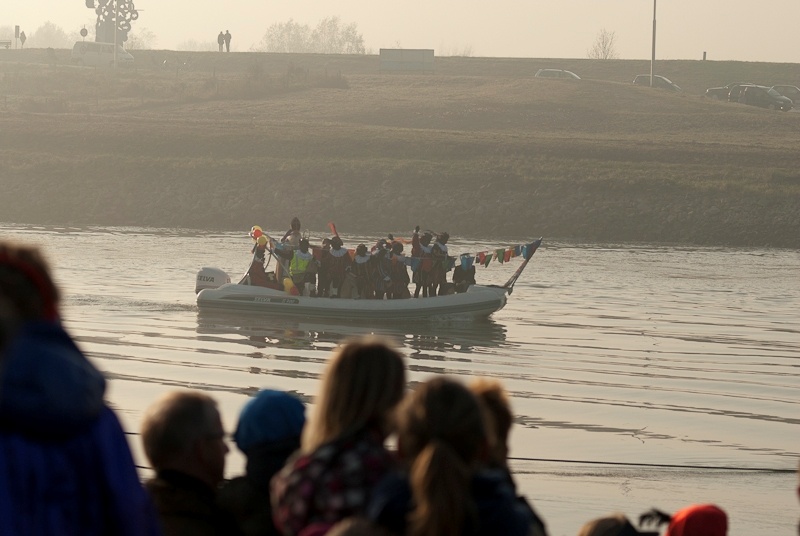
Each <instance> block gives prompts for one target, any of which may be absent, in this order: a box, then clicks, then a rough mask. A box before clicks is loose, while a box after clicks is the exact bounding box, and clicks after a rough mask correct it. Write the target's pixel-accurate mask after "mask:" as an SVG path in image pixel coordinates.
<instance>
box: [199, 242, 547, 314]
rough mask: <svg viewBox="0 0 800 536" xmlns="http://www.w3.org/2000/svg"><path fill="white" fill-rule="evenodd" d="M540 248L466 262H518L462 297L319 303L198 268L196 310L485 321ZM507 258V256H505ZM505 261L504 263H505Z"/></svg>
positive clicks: (319, 300)
mask: <svg viewBox="0 0 800 536" xmlns="http://www.w3.org/2000/svg"><path fill="white" fill-rule="evenodd" d="M540 244H541V238H540V239H537V240H534V241H533V242H531V243H529V244H524V245H522V246H516V247H515V248H512V251H510V252H508V250H505V249H503V250H497V252H482V253H480V254H477V255H475V256H471V257H474V258H472V259H470V260H471V261H472V262H478V261H480V263H481V264H485V265H488V261H487V260H486V259H487V258H489V259H491V258H490V257H487V256H486V255H493V256H497V255H501V251H504V252H505V255H506V256H507V257H508V256H512V257H513V256H514V255H513V253H514V252H518V255H519V256H521V257H523V261H522V264H520V266H519V267H518V268H517V270H516V272H515V273H514V275H512V276H511V278H510V279H509V280H508V281H507V282H506V284H504V285H502V286H501V285H478V284H472V285H469V286H468V287H467V288H466V290H465V291H464V292H454V293H451V294H445V295H441V296H433V297H427V298H413V297H412V298H404V299H359V298H339V299H331V298H327V297H326V298H321V297H311V296H301V295H296V294H293V293H291V292H289V291H288V290H283V289H279V288H269V287H265V286H258V285H253V284H250V278H249V277H248V275H247V274H245V276H244V277H243V278H242V279H241V280H240V281H239V282H238V283H231V279H230V276H229V275H228V274H227V273H225V272H224V271H223V270H221V269H219V268H213V267H204V268H202V269H201V270H200V271H199V272H198V273H197V280H196V285H195V292H196V294H197V306H198V307H199V308H200V310H201V311H202V310H234V311H250V312H255V313H264V314H269V315H276V316H284V315H285V316H292V317H305V318H317V319H333V320H369V321H373V320H376V321H380V320H392V321H398V320H404V321H408V320H431V319H440V318H445V319H446V318H464V317H466V318H482V317H483V318H485V317H488V316H489V315H491V314H492V313H494V312H496V311H499V310H500V309H502V308H503V307H504V306H505V305H506V301H507V299H508V296H509V295H510V294H511V292H512V291H513V289H514V284H515V283H516V281H517V278H519V276H520V274H521V273H522V271H523V270H524V269H525V267H526V266H527V264H528V262H529V261H530V260H531V257H532V256H533V254H534V253H535V252H536V250H537V248H538V247H539V245H540ZM509 253H511V255H509ZM505 260H508V259H507V258H506V259H505Z"/></svg>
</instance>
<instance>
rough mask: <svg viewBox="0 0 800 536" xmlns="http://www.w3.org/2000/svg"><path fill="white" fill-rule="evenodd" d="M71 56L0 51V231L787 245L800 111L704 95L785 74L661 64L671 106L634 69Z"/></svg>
mask: <svg viewBox="0 0 800 536" xmlns="http://www.w3.org/2000/svg"><path fill="white" fill-rule="evenodd" d="M68 56H69V51H56V56H55V59H53V58H48V56H47V54H46V53H45V51H42V50H30V51H24V52H18V51H3V50H0V187H1V188H2V195H0V221H13V222H32V223H42V224H73V225H77V224H105V225H145V226H162V227H171V226H182V227H196V228H204V229H216V230H219V229H243V230H244V229H248V228H249V227H250V226H251V225H253V224H260V225H262V226H267V227H271V228H282V227H284V226H286V225H287V222H288V221H289V219H290V218H291V217H292V216H293V215H299V216H300V217H301V219H302V220H303V224H304V226H305V227H308V228H311V229H323V228H324V227H325V224H326V222H328V221H331V220H333V221H335V222H336V223H337V225H338V227H339V228H340V230H342V231H343V232H368V231H376V232H378V231H387V230H388V231H391V230H403V229H410V228H411V227H413V225H415V224H420V225H422V226H425V227H432V228H437V229H442V230H448V231H449V232H450V233H451V235H452V234H455V235H462V236H463V235H480V236H487V235H497V236H498V237H503V238H508V239H512V238H513V239H517V238H523V237H531V236H538V235H544V236H545V237H548V238H565V239H576V240H587V241H598V240H599V241H606V242H607V241H613V242H618V241H648V242H671V243H693V244H706V245H741V246H778V247H792V248H798V247H800V151H798V149H800V143H799V142H800V113H795V112H789V113H781V112H771V111H768V110H762V109H758V108H752V107H746V106H741V105H738V104H728V103H719V102H711V101H709V100H706V99H704V98H702V97H701V96H700V95H701V94H702V93H703V91H704V90H705V88H706V87H709V86H716V85H723V84H725V83H728V82H731V81H737V80H742V81H754V82H760V83H766V84H770V85H771V84H773V83H792V84H796V85H800V66H798V65H795V64H765V63H739V62H702V61H664V62H660V63H659V64H658V65H659V67H658V72H659V73H660V74H663V75H666V76H667V77H669V78H671V79H673V80H674V81H676V82H677V83H678V84H680V85H681V86H682V87H683V88H684V89H685V90H686V91H685V93H683V94H680V95H676V94H670V93H666V92H663V91H660V90H651V89H650V88H641V87H633V86H631V85H630V80H632V79H633V77H634V75H636V74H639V73H645V72H649V62H646V61H622V60H618V61H593V60H538V59H493V58H437V60H436V62H437V63H436V69H437V70H436V72H435V73H432V74H402V75H401V74H381V73H379V72H378V67H379V63H378V59H377V57H375V56H320V55H278V54H254V53H240V54H218V53H177V52H170V51H147V52H144V51H143V52H139V53H136V61H137V67H136V68H135V69H132V70H129V71H124V72H120V73H118V74H115V73H113V72H110V71H106V70H95V69H90V68H82V67H75V66H70V65H69V64H68ZM165 59H166V60H167V64H166V67H164V66H163V61H164V60H165ZM182 62H189V63H190V64H191V68H190V70H188V71H184V70H178V69H177V66H178V65H179V64H180V63H182ZM541 67H561V68H566V69H570V70H573V71H575V72H577V73H579V74H580V75H581V76H583V77H584V80H583V81H581V82H579V83H569V82H562V81H553V80H542V79H535V78H533V73H534V72H535V71H536V70H537V69H538V68H541Z"/></svg>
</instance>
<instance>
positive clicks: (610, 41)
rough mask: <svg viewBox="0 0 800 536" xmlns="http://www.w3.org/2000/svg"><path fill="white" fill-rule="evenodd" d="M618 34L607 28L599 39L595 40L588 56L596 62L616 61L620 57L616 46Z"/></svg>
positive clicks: (598, 36)
mask: <svg viewBox="0 0 800 536" xmlns="http://www.w3.org/2000/svg"><path fill="white" fill-rule="evenodd" d="M616 37H617V36H616V34H615V33H614V32H609V31H608V30H606V29H605V28H603V29H602V30H600V33H598V34H597V38H596V39H595V40H594V45H592V48H590V49H589V51H588V52H587V55H588V56H589V57H590V58H592V59H595V60H615V59H617V58H618V57H619V54H617V47H616V45H615V43H614V42H615V41H616Z"/></svg>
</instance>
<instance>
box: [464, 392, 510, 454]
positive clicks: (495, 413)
mask: <svg viewBox="0 0 800 536" xmlns="http://www.w3.org/2000/svg"><path fill="white" fill-rule="evenodd" d="M469 389H470V391H472V392H473V394H475V396H477V397H478V400H479V401H480V402H481V404H482V406H483V408H484V410H485V411H486V420H487V424H488V425H489V426H487V433H489V434H490V435H492V436H493V437H490V438H489V440H490V441H489V444H490V445H491V447H492V449H491V451H492V452H491V458H492V462H493V463H494V464H495V465H498V466H505V465H506V463H507V460H506V459H507V458H508V434H509V433H510V432H511V425H512V424H513V422H514V414H513V413H512V411H511V402H510V401H509V399H508V394H506V391H505V389H503V386H502V385H501V384H500V382H498V381H496V380H489V379H487V378H478V379H476V380H475V381H473V382H472V383H471V384H470V386H469Z"/></svg>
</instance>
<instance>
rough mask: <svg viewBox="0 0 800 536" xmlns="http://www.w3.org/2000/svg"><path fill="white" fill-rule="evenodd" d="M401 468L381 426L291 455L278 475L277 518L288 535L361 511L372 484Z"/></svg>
mask: <svg viewBox="0 0 800 536" xmlns="http://www.w3.org/2000/svg"><path fill="white" fill-rule="evenodd" d="M394 466H395V459H394V457H393V456H392V455H391V454H390V453H389V452H388V451H387V450H386V449H385V448H384V446H383V436H382V434H380V432H379V431H378V430H375V429H366V430H362V431H360V432H357V433H355V434H352V435H350V436H348V437H345V438H341V439H338V440H335V441H332V442H329V443H326V444H324V445H322V446H321V447H319V448H318V449H317V450H315V451H314V452H312V453H310V454H305V455H299V456H296V457H294V458H292V459H290V460H289V461H288V462H287V464H286V466H285V467H284V468H283V469H281V471H280V472H279V473H278V474H277V475H275V477H274V478H273V479H272V493H271V497H272V504H273V519H274V521H275V525H276V526H277V527H278V530H279V531H280V532H281V534H283V535H284V536H298V535H299V534H301V533H302V531H303V529H304V528H306V527H308V526H309V525H312V524H317V525H319V524H323V525H329V526H332V525H334V524H335V523H337V522H338V521H341V520H342V519H345V518H347V517H350V516H353V515H357V514H361V513H362V512H363V510H364V507H365V505H366V501H367V500H368V499H369V494H370V492H371V491H372V488H373V487H374V486H375V484H377V483H378V482H379V481H380V480H381V479H382V478H383V477H384V476H385V475H386V473H387V472H388V471H389V470H390V469H392V468H393V467H394Z"/></svg>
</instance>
